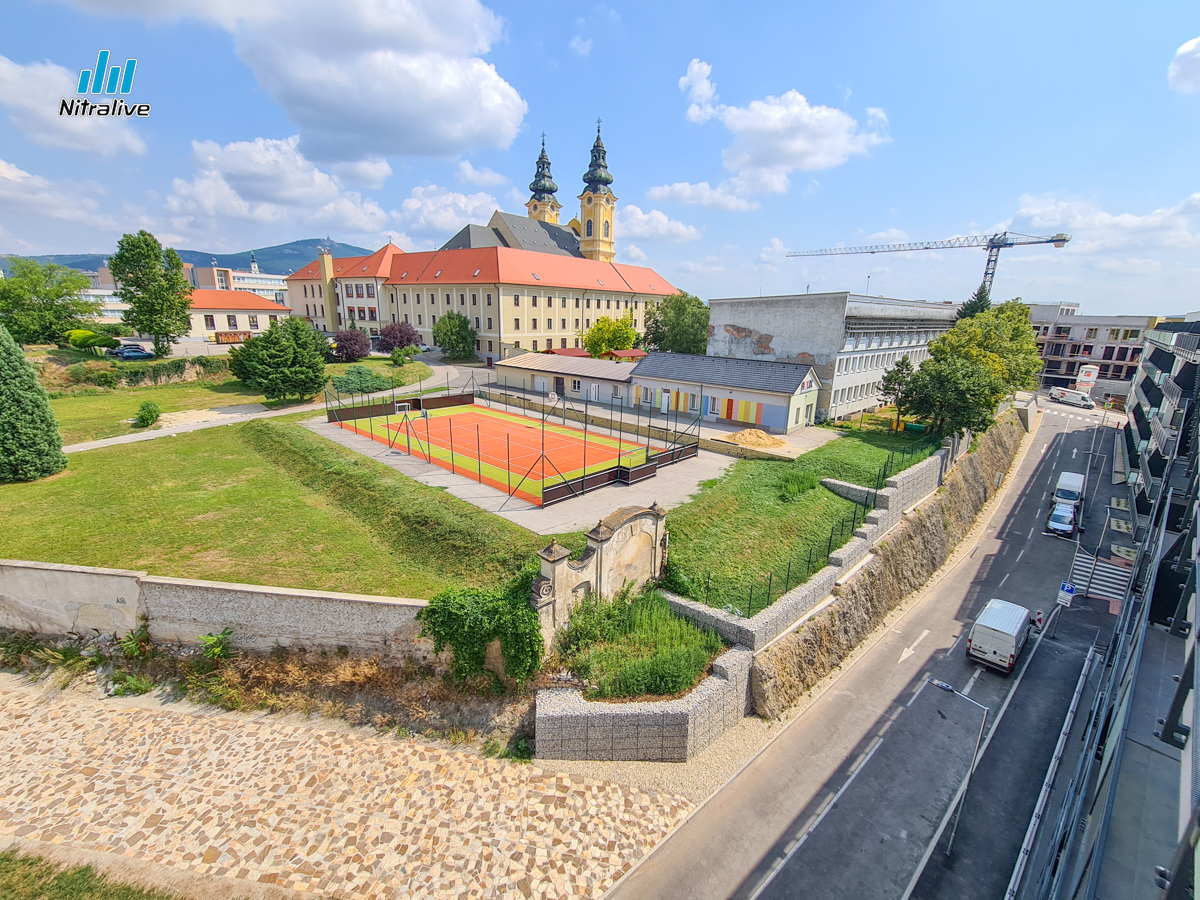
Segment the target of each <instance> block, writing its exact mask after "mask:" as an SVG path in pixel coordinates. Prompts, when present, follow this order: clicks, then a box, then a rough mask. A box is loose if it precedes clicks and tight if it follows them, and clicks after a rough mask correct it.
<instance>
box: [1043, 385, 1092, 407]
mask: <svg viewBox="0 0 1200 900" xmlns="http://www.w3.org/2000/svg"><path fill="white" fill-rule="evenodd" d="M1050 399H1051V400H1057V401H1058V402H1059V403H1066V404H1067V405H1068V406H1078V407H1079V408H1080V409H1095V408H1096V404H1095V402H1093V400H1092V398H1091V397H1089V396H1088V395H1087V394H1085V393H1084V392H1083V391H1072V390H1068V389H1067V388H1057V387H1056V388H1051V389H1050Z"/></svg>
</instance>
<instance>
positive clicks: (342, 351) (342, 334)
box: [333, 328, 371, 362]
mask: <svg viewBox="0 0 1200 900" xmlns="http://www.w3.org/2000/svg"><path fill="white" fill-rule="evenodd" d="M333 343H334V348H333V355H334V356H336V357H337V358H338V360H339V361H340V362H358V361H359V360H360V359H366V358H367V356H369V355H370V353H371V339H370V338H369V337H367V333H366V332H365V331H359V330H358V329H357V328H351V329H349V330H348V331H339V332H338V333H337V334H335V335H334V336H333Z"/></svg>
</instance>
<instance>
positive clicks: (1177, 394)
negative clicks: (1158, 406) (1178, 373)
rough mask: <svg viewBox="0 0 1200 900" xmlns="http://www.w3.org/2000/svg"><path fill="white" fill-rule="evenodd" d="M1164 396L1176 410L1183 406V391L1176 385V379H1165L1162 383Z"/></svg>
mask: <svg viewBox="0 0 1200 900" xmlns="http://www.w3.org/2000/svg"><path fill="white" fill-rule="evenodd" d="M1162 392H1163V396H1164V397H1166V398H1167V399H1168V400H1169V401H1171V405H1172V406H1173V407H1175V408H1176V409H1179V407H1181V406H1183V390H1182V389H1181V388H1180V387H1179V385H1178V384H1176V383H1175V379H1174V378H1165V379H1163V383H1162Z"/></svg>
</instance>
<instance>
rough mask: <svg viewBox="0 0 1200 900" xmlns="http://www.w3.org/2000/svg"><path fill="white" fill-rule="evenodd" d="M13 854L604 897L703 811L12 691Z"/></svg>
mask: <svg viewBox="0 0 1200 900" xmlns="http://www.w3.org/2000/svg"><path fill="white" fill-rule="evenodd" d="M0 759H5V760H7V761H8V765H6V766H5V767H4V768H3V771H0V839H2V838H4V837H12V836H17V837H22V838H25V839H27V840H31V841H44V842H47V843H54V844H67V845H70V846H71V847H74V848H79V849H86V850H93V851H100V852H106V853H112V854H119V855H122V856H126V857H131V858H135V859H140V860H144V861H148V862H152V863H155V864H159V865H163V866H177V867H180V868H183V869H187V870H190V871H192V872H197V873H201V874H207V875H212V876H221V877H225V878H230V879H245V880H246V881H252V882H263V883H270V884H274V885H277V886H279V887H283V888H291V889H294V890H298V891H303V892H307V893H310V894H312V895H315V896H328V897H339V898H349V900H359V898H363V900H365V898H400V897H463V898H466V897H514V898H526V897H539V898H541V897H545V898H550V897H553V898H572V897H599V896H600V895H601V894H603V892H604V891H605V890H606V889H607V888H608V887H609V886H610V885H612V884H613V883H614V882H615V881H616V880H617V879H618V878H619V877H620V876H621V875H622V873H624V872H625V870H626V869H628V868H629V867H631V866H632V865H633V864H634V863H635V862H637V860H638V859H640V858H641V857H642V856H644V855H645V854H646V853H648V852H649V851H650V849H651V848H652V847H653V846H654V845H655V844H656V843H657V842H658V841H660V840H661V839H662V838H663V837H664V836H666V834H667V833H668V832H669V831H670V829H671V828H672V827H673V826H674V825H675V824H676V823H678V822H679V821H681V820H682V819H683V818H684V817H685V816H686V815H687V814H688V812H690V810H691V809H692V804H691V803H690V802H689V801H688V800H686V799H684V798H681V797H676V796H671V795H654V794H647V793H645V792H641V791H638V790H636V789H633V788H628V787H625V786H622V785H616V784H609V783H605V782H600V781H595V780H592V779H588V778H584V777H582V776H578V775H574V776H572V775H562V774H555V773H554V772H550V771H547V770H545V769H542V768H539V767H537V766H532V765H519V764H513V763H508V762H504V761H499V760H489V759H482V758H479V757H476V756H473V755H470V754H467V753H462V752H457V751H452V750H441V749H436V748H433V747H429V746H424V745H422V744H421V743H419V742H416V741H411V740H404V741H401V740H395V739H388V738H371V737H364V736H360V735H357V734H347V733H341V732H335V731H330V730H323V729H320V728H314V727H308V726H305V725H290V724H284V723H280V722H278V721H277V720H272V719H270V718H265V717H263V718H257V719H253V720H252V719H250V718H248V717H241V716H207V715H193V714H187V713H183V712H179V711H174V710H162V709H142V708H130V707H124V706H120V705H117V704H116V703H112V702H109V703H105V702H102V701H96V700H89V699H78V698H73V697H70V696H66V695H59V696H55V697H53V698H50V699H47V698H43V697H41V696H39V695H38V694H37V693H36V692H35V691H32V690H4V689H0Z"/></svg>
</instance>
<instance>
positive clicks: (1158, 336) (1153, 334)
mask: <svg viewBox="0 0 1200 900" xmlns="http://www.w3.org/2000/svg"><path fill="white" fill-rule="evenodd" d="M1178 337H1179V332H1177V331H1159V330H1158V329H1157V328H1152V329H1150V330H1149V331H1147V332H1146V340H1147V341H1148V342H1149V343H1151V344H1153V345H1155V346H1156V347H1162V348H1163V349H1164V350H1168V351H1170V350H1174V349H1175V339H1176V338H1178Z"/></svg>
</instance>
